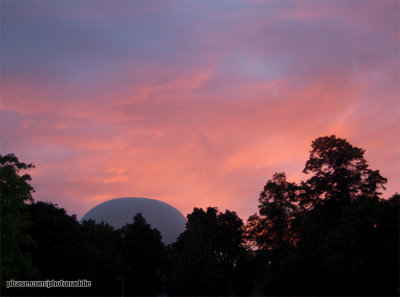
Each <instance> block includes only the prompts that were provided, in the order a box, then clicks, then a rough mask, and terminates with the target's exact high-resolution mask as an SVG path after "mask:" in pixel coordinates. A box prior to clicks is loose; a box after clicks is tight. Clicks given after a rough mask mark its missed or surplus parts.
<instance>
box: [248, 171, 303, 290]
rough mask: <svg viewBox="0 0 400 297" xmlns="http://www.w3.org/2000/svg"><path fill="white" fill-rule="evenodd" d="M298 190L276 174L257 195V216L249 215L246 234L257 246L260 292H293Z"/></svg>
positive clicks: (298, 209) (283, 175) (280, 175)
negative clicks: (258, 195) (288, 280)
mask: <svg viewBox="0 0 400 297" xmlns="http://www.w3.org/2000/svg"><path fill="white" fill-rule="evenodd" d="M300 193H301V189H300V188H299V187H298V186H297V185H296V184H295V183H290V182H288V181H287V180H286V175H285V173H275V174H274V175H273V178H272V179H270V180H268V182H267V183H266V185H265V186H264V190H263V191H262V192H261V193H260V197H259V200H258V201H259V205H258V208H259V215H257V214H255V215H253V216H251V217H250V218H249V220H248V222H247V226H246V233H247V237H248V239H249V240H250V241H251V242H253V243H254V244H253V245H254V248H255V249H256V259H257V260H258V262H259V265H258V272H257V277H256V284H257V287H258V288H259V290H261V292H262V293H263V294H268V295H276V294H287V295H292V294H295V293H296V292H295V290H294V287H295V286H294V284H295V283H296V281H295V279H294V278H293V280H292V281H291V282H290V283H288V282H286V281H284V280H285V279H290V278H292V276H293V271H294V269H293V268H294V267H293V266H292V264H293V261H292V260H293V259H292V258H293V257H295V253H294V250H295V246H296V243H297V234H296V229H295V227H296V226H295V224H296V219H297V217H298V215H299V213H300V208H299V206H298V196H299V194H300Z"/></svg>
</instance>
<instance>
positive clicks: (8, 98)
mask: <svg viewBox="0 0 400 297" xmlns="http://www.w3.org/2000/svg"><path fill="white" fill-rule="evenodd" d="M399 3H400V2H398V1H385V0H382V1H202V2H200V1H115V2H114V1H112V2H111V1H87V2H86V1H1V73H0V74H1V113H0V114H1V131H0V132H1V144H0V150H1V154H3V155H4V154H8V153H14V154H16V155H17V157H18V158H19V159H20V161H23V162H27V163H33V164H34V165H35V166H36V168H35V169H33V170H31V171H30V174H31V175H32V185H33V186H34V188H35V190H36V192H35V193H34V199H35V200H37V201H49V202H53V203H56V204H58V205H59V206H60V207H63V208H65V209H66V210H67V212H68V213H69V214H77V216H78V218H81V217H82V216H83V215H84V214H85V213H86V212H87V211H88V210H89V209H91V208H92V207H94V206H95V205H97V204H99V203H101V202H103V201H106V200H108V199H111V198H117V197H149V198H154V199H158V200H161V201H164V202H167V203H169V204H171V205H172V206H174V207H175V208H177V209H178V210H180V211H181V212H182V213H183V214H184V215H186V214H187V213H190V212H191V211H192V210H193V207H203V208H204V207H208V206H214V207H218V209H219V210H221V211H224V210H225V209H229V210H232V211H236V212H237V213H238V215H239V216H240V217H241V218H242V219H244V220H246V219H247V218H248V216H250V215H251V214H253V213H255V212H257V204H258V197H259V194H260V192H261V191H262V190H263V187H264V185H265V183H266V182H267V181H268V179H270V178H272V175H273V174H274V173H275V172H286V175H287V177H288V180H289V181H294V182H299V181H300V180H302V179H303V180H305V179H307V176H306V175H304V174H302V170H303V169H304V165H305V162H306V161H307V159H308V156H309V151H310V149H311V142H312V140H314V139H316V138H317V137H320V136H329V135H332V134H335V135H336V136H337V137H341V138H345V139H347V140H348V141H349V142H350V143H351V144H352V145H354V146H358V147H362V148H364V149H365V150H366V153H365V158H366V159H367V161H368V162H369V164H370V167H371V168H372V169H378V170H380V172H381V174H382V175H383V176H385V177H387V178H388V184H387V190H386V191H385V192H384V194H383V196H384V197H390V196H391V195H393V194H394V193H395V192H400V185H399V180H400V173H399V168H400V142H399V139H400V121H399V119H400V107H399V94H400V92H399V81H400V79H399V62H400V58H399V44H400V43H399V5H400V4H399Z"/></svg>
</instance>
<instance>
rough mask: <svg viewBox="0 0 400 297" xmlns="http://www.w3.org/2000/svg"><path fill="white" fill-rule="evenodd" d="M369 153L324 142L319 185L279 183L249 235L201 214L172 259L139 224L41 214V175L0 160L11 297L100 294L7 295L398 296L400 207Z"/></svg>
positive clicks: (314, 161) (239, 225)
mask: <svg viewBox="0 0 400 297" xmlns="http://www.w3.org/2000/svg"><path fill="white" fill-rule="evenodd" d="M364 152H365V151H364V150H363V149H361V148H357V147H354V146H352V145H351V144H350V143H349V142H347V141H346V140H345V139H341V138H336V137H335V136H329V137H320V138H318V139H316V140H314V141H313V142H312V150H311V152H310V158H309V160H308V161H307V162H306V165H305V168H304V173H305V174H307V175H308V177H309V178H308V179H307V180H305V181H302V182H300V183H299V184H296V183H292V182H289V181H287V179H286V175H285V173H276V174H274V175H273V177H272V179H270V180H268V181H267V183H266V185H265V186H264V188H263V191H262V192H261V193H260V196H259V200H258V201H259V212H258V214H255V215H253V216H251V217H250V218H249V220H248V222H247V224H246V225H244V224H243V221H242V220H241V219H240V218H239V217H238V216H237V214H236V213H235V212H232V211H229V210H226V211H225V212H219V211H218V209H217V208H212V207H209V208H207V209H206V210H203V209H201V208H194V210H193V212H192V213H190V214H188V216H187V218H188V222H187V225H186V230H185V231H184V232H183V233H182V234H181V235H180V236H179V237H178V239H177V241H176V242H175V243H173V244H172V245H169V246H167V247H164V245H163V243H162V241H161V235H160V232H159V231H158V230H156V229H153V228H152V227H151V226H150V225H149V224H147V223H146V221H145V219H144V218H143V216H142V215H141V214H137V215H136V216H135V217H134V218H133V222H132V223H130V224H127V225H125V226H124V227H123V228H122V229H119V230H114V229H113V228H112V227H111V226H109V225H107V224H105V223H103V222H101V223H95V222H94V221H85V222H82V223H79V222H78V221H77V219H76V216H74V215H72V216H71V215H68V214H67V212H66V211H65V209H63V208H59V207H58V206H57V205H54V204H51V203H44V202H36V203H34V202H33V199H32V192H33V188H32V187H31V186H30V185H29V181H30V176H29V175H27V174H25V175H21V174H20V171H22V170H26V169H30V168H32V167H33V166H32V165H31V164H24V163H20V162H19V161H18V159H17V158H16V157H15V156H14V155H7V156H4V157H1V156H0V165H1V167H0V178H1V227H2V229H1V248H2V250H1V251H2V254H1V261H2V262H1V265H2V267H1V269H2V277H3V282H2V289H4V280H9V279H12V278H13V279H16V280H17V279H27V280H29V279H33V280H44V279H55V280H59V279H64V280H77V279H87V280H90V281H91V282H92V287H91V288H53V289H47V288H42V289H39V288H35V289H33V288H30V289H21V288H13V289H9V290H7V291H6V292H5V293H6V294H7V295H38V296H45V295H71V296H73V295H75V296H78V295H79V296H82V295H93V296H99V295H102V296H113V295H119V294H121V293H123V294H124V295H128V296H133V295H153V296H154V295H158V294H161V295H162V294H165V293H168V294H169V295H198V296H199V295H203V296H206V295H214V296H216V295H232V296H233V295H236V296H237V295H242V296H243V295H269V296H270V295H288V296H289V295H297V296H298V295H308V296H310V295H397V294H398V292H399V291H398V290H399V282H398V280H399V266H398V264H399V253H398V251H399V201H400V195H399V194H395V195H393V197H391V198H390V199H387V200H386V199H382V198H381V193H380V190H381V189H384V184H385V183H386V179H385V178H383V177H382V176H381V175H380V173H379V171H378V170H372V169H370V168H369V166H368V163H367V161H366V160H365V159H364ZM163 287H164V288H163ZM122 290H123V292H122ZM2 293H3V292H2Z"/></svg>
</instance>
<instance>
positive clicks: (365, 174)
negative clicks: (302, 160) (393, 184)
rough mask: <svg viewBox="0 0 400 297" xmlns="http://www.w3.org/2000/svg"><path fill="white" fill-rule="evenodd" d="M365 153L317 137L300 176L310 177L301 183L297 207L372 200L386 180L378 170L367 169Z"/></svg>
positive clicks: (336, 140)
mask: <svg viewBox="0 0 400 297" xmlns="http://www.w3.org/2000/svg"><path fill="white" fill-rule="evenodd" d="M364 153H365V150H363V149H361V148H358V147H354V146H352V145H351V144H350V143H348V142H347V141H346V140H345V139H342V138H336V136H334V135H332V136H329V137H328V136H325V137H319V138H317V139H316V140H314V141H313V142H312V150H311V151H310V158H309V159H308V161H307V163H306V165H305V168H304V170H303V172H304V173H305V174H310V173H312V174H313V176H312V177H311V178H309V179H308V180H307V181H306V182H304V183H303V187H304V188H305V190H306V194H305V195H304V196H303V199H302V200H301V203H302V204H304V205H308V206H310V207H316V206H318V205H321V204H325V205H331V206H332V207H334V205H335V204H336V205H337V204H340V205H343V204H346V203H348V202H350V201H351V200H354V199H357V197H360V196H366V197H375V196H379V195H380V194H381V193H380V192H379V189H380V188H382V189H385V187H384V184H385V183H386V182H387V179H386V178H384V177H382V176H381V175H380V173H379V171H378V170H371V169H369V168H368V163H367V161H366V160H365V159H364Z"/></svg>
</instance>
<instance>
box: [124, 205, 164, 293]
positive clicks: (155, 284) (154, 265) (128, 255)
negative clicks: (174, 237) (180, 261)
mask: <svg viewBox="0 0 400 297" xmlns="http://www.w3.org/2000/svg"><path fill="white" fill-rule="evenodd" d="M123 232H126V238H125V239H123V240H124V242H123V244H124V246H123V259H122V261H123V263H122V265H123V267H122V269H123V274H124V280H123V282H124V288H125V289H124V292H125V293H124V294H126V295H128V296H129V295H130V296H132V295H136V296H137V295H139V296H145V295H151V296H153V295H157V294H159V292H160V287H161V283H160V281H161V278H162V273H163V269H164V266H165V261H166V260H165V257H166V255H165V249H164V244H163V243H162V241H161V234H160V232H159V231H158V230H157V229H153V228H151V226H150V225H149V224H147V223H146V220H145V218H144V217H143V216H142V215H141V214H140V213H139V214H136V215H135V217H134V218H133V222H132V223H131V224H127V225H125V226H124V228H123Z"/></svg>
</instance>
